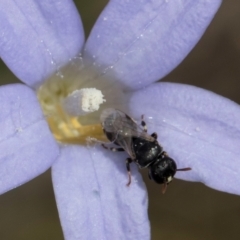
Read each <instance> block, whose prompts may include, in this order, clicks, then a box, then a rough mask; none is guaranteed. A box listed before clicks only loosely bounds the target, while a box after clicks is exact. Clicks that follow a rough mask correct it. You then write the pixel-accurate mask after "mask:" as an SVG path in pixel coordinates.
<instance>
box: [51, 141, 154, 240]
mask: <svg viewBox="0 0 240 240" xmlns="http://www.w3.org/2000/svg"><path fill="white" fill-rule="evenodd" d="M125 158H126V155H125V154H124V153H113V152H111V151H107V150H105V149H103V148H102V147H101V146H97V145H96V146H94V147H88V148H87V147H78V146H68V147H65V148H62V151H61V156H60V158H59V160H58V161H56V162H55V163H54V165H53V168H52V178H53V186H54V192H55V196H56V200H57V205H58V210H59V214H60V219H61V224H62V228H63V232H64V236H65V239H67V240H76V239H88V240H91V239H92V240H95V239H133V240H135V239H143V240H144V239H149V238H150V233H149V231H150V229H149V221H148V214H147V207H148V200H147V194H146V189H145V186H144V184H143V182H142V178H141V175H140V174H139V173H138V172H137V168H136V166H132V184H131V185H130V187H127V186H126V183H127V181H128V177H127V171H126V166H125Z"/></svg>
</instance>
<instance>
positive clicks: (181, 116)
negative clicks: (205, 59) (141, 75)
mask: <svg viewBox="0 0 240 240" xmlns="http://www.w3.org/2000/svg"><path fill="white" fill-rule="evenodd" d="M130 106H131V112H132V115H133V116H138V117H139V116H140V115H141V114H144V115H145V119H146V122H147V124H148V128H149V132H150V133H152V132H154V131H156V132H157V133H158V140H159V142H160V143H161V145H162V146H163V147H164V149H165V150H166V151H167V152H168V154H169V156H170V157H172V158H173V159H175V160H176V162H177V165H178V167H179V168H185V167H191V168H192V170H191V171H187V172H177V174H176V176H177V178H181V179H185V180H190V181H200V182H203V183H204V184H206V185H207V186H209V187H211V188H214V189H217V190H220V191H225V192H229V193H234V194H240V188H239V186H240V158H239V156H240V147H239V146H240V121H239V119H240V107H239V105H238V104H236V103H234V102H232V101H230V100H229V99H226V98H224V97H221V96H219V95H217V94H214V93H212V92H209V91H205V90H203V89H200V88H197V87H193V86H188V85H183V84H171V83H160V84H154V85H152V86H151V87H148V88H146V89H144V90H141V91H138V92H136V93H135V94H134V95H133V96H132V98H131V100H130Z"/></svg>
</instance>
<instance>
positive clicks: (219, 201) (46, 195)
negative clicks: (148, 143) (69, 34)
mask: <svg viewBox="0 0 240 240" xmlns="http://www.w3.org/2000/svg"><path fill="white" fill-rule="evenodd" d="M75 3H76V5H77V7H78V9H79V12H80V14H81V17H82V20H83V23H84V27H85V32H86V35H88V34H89V32H90V29H91V27H92V26H93V24H94V22H95V20H96V19H97V17H98V15H99V13H100V12H101V10H102V9H103V8H104V6H105V5H106V3H107V1H106V0H81V1H80V0H79V1H78V0H76V1H75ZM239 80H240V1H239V0H223V4H222V6H221V8H220V10H219V12H218V13H217V15H216V17H215V18H214V20H213V22H212V23H211V25H210V26H209V28H208V29H207V31H206V33H205V35H204V36H203V38H202V39H201V40H200V42H199V43H198V45H197V46H196V47H195V48H194V50H193V51H192V52H191V53H190V54H189V56H188V57H187V58H186V59H185V60H184V61H183V62H182V63H181V65H180V66H178V67H177V68H176V69H175V70H174V71H173V72H172V73H170V74H169V75H168V76H166V77H165V78H164V79H163V81H171V82H180V83H187V84H192V85H196V86H199V87H202V88H205V89H208V90H211V91H213V92H215V93H218V94H220V95H223V96H225V97H227V98H230V99H232V100H233V101H236V102H237V103H240V81H239ZM10 82H18V80H17V79H16V77H14V75H13V74H12V73H11V72H10V71H9V70H8V69H7V68H6V67H5V65H4V64H3V63H2V62H0V84H7V83H10ZM239 121H240V120H239ZM233 160H234V159H233ZM145 173H146V171H145ZM145 173H144V174H145ZM213 174H214V173H213ZM144 179H145V182H146V184H147V188H148V191H149V216H150V221H151V226H152V239H153V240H157V239H168V240H175V239H177V240H182V239H184V240H188V239H194V240H195V239H196V240H202V239H204V240H210V239H211V240H215V239H217V240H221V239H231V240H235V239H236V240H237V239H240V197H239V196H235V195H230V194H227V193H222V192H218V191H215V190H212V189H209V188H207V187H205V186H204V185H203V184H200V183H190V182H184V181H180V180H175V181H174V184H172V185H171V187H170V188H169V189H168V191H167V193H166V194H165V195H162V194H161V188H159V186H158V185H157V184H153V183H152V182H150V181H149V180H148V178H147V176H146V174H145V175H144ZM239 187H240V186H239ZM0 239H1V240H15V239H17V240H32V239H34V240H53V239H54V240H55V239H57V240H63V234H62V230H61V227H60V221H59V219H58V213H57V208H56V204H55V199H54V195H53V189H52V184H51V176H50V171H48V172H46V173H45V174H42V175H41V176H39V177H38V178H35V179H34V180H32V181H31V182H29V183H27V184H25V185H23V186H21V187H19V188H16V189H14V190H12V191H10V192H8V193H6V194H4V195H2V196H0Z"/></svg>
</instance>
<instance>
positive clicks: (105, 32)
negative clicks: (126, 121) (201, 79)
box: [85, 0, 221, 89]
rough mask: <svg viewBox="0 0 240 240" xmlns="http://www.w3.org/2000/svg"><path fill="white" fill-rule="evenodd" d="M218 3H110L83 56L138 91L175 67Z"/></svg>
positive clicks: (154, 0)
mask: <svg viewBox="0 0 240 240" xmlns="http://www.w3.org/2000/svg"><path fill="white" fill-rule="evenodd" d="M220 3H221V0H211V1H209V0H202V1H192V0H185V1H166V0H152V1H149V0H133V1H129V0H121V1H119V0H112V1H110V3H109V5H108V6H107V7H106V9H105V10H104V11H103V13H102V14H101V16H100V17H99V19H98V21H97V23H96V24H95V26H94V28H93V31H92V32H91V35H90V37H89V39H88V41H87V44H86V48H85V55H88V57H89V58H90V59H92V60H91V61H92V62H94V65H96V66H99V67H100V68H101V69H103V70H102V71H103V73H104V74H107V75H109V76H113V77H115V78H117V79H118V80H119V81H121V82H123V84H125V85H127V86H128V87H130V88H133V89H137V88H141V87H143V86H146V85H147V84H149V83H151V82H154V81H156V80H158V79H160V78H162V77H163V76H165V75H166V74H168V73H169V72H170V71H171V70H172V69H173V68H174V67H176V66H177V65H178V64H179V63H180V62H181V61H182V60H183V59H184V58H185V57H186V55H187V54H188V53H189V52H190V51H191V50H192V48H193V47H194V46H195V44H196V43H197V41H198V40H199V38H200V37H201V36H202V34H203V32H204V31H205V29H206V27H207V26H208V24H209V23H210V21H211V20H212V18H213V16H214V14H215V13H216V11H217V9H218V8H219V5H220Z"/></svg>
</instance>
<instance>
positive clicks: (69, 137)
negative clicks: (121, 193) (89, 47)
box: [37, 60, 121, 145]
mask: <svg viewBox="0 0 240 240" xmlns="http://www.w3.org/2000/svg"><path fill="white" fill-rule="evenodd" d="M99 76H100V77H99ZM120 92H121V91H119V88H116V85H115V84H113V83H112V82H111V81H109V80H106V79H103V78H102V77H101V75H98V73H97V72H96V71H93V70H92V68H90V67H88V68H86V67H84V66H81V64H80V63H79V61H78V62H77V63H76V60H75V61H74V62H71V63H70V64H69V65H67V66H65V67H64V68H62V69H61V70H59V71H58V73H57V74H54V75H52V76H51V77H50V78H49V79H47V80H46V81H45V82H44V83H43V84H42V85H41V86H39V87H38V88H37V95H38V99H39V102H40V104H41V107H42V110H43V112H44V115H45V118H46V120H47V122H48V124H49V128H50V130H51V132H52V133H53V135H54V137H55V139H56V140H57V141H59V142H60V143H68V144H80V145H84V144H87V143H88V141H87V139H88V138H89V137H90V138H92V139H97V140H99V141H107V139H106V137H105V135H104V133H103V130H102V126H101V122H100V114H101V112H102V110H103V109H104V108H106V107H109V106H112V107H114V105H116V102H117V101H121V100H120V98H121V94H119V93H120ZM108 99H109V102H108ZM109 104H110V105H109Z"/></svg>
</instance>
